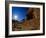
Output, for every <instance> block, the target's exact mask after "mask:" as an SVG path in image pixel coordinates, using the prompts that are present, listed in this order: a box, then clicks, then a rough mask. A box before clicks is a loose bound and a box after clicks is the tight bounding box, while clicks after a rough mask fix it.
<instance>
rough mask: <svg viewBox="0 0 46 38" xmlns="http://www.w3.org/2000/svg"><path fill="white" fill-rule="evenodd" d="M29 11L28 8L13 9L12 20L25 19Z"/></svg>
mask: <svg viewBox="0 0 46 38" xmlns="http://www.w3.org/2000/svg"><path fill="white" fill-rule="evenodd" d="M27 10H28V8H26V7H12V19H14V20H18V21H21V20H22V19H24V18H25V16H26V14H27Z"/></svg>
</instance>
